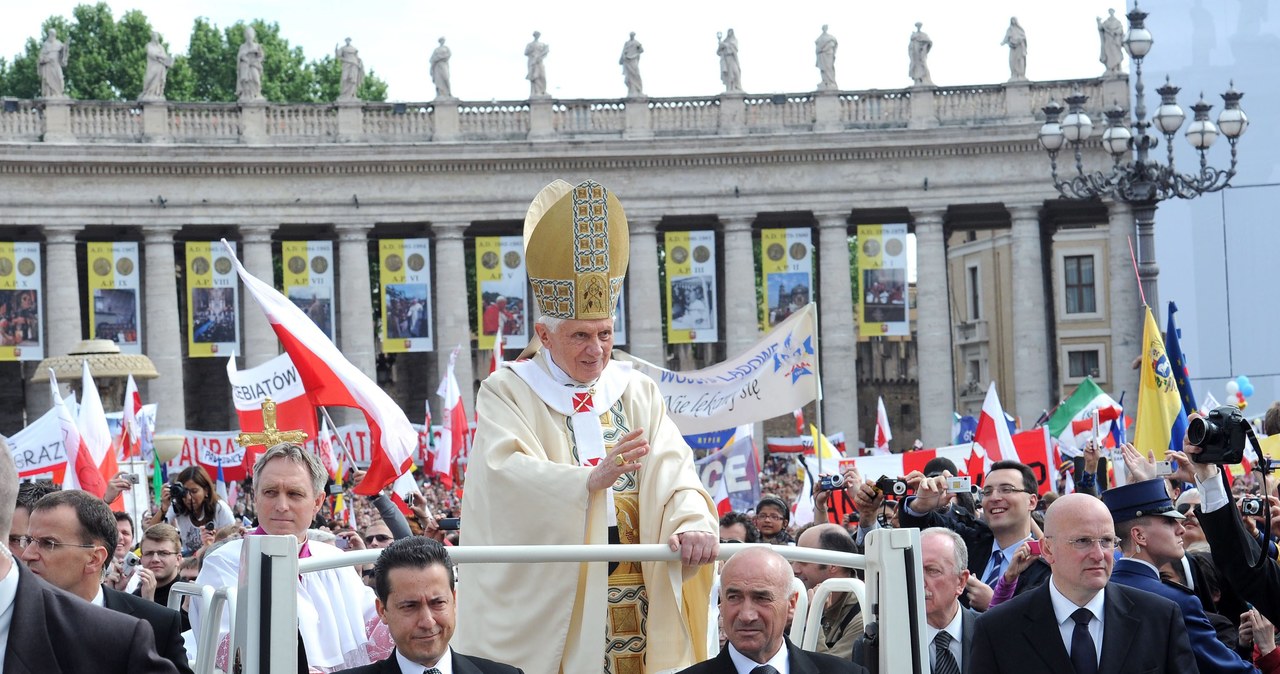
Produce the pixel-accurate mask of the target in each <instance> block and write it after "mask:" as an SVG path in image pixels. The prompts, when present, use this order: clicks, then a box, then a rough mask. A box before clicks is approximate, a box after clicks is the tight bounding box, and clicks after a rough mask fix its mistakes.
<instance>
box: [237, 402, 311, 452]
mask: <svg viewBox="0 0 1280 674" xmlns="http://www.w3.org/2000/svg"><path fill="white" fill-rule="evenodd" d="M306 441H307V434H306V433H305V432H304V431H282V430H280V429H278V428H276V404H275V402H273V401H272V400H271V398H263V399H262V432H261V433H245V432H243V431H241V433H240V435H238V436H236V444H237V445H240V446H241V447H251V446H254V445H262V446H264V447H267V448H271V447H274V446H275V445H278V444H280V443H282V442H293V443H297V444H302V443H304V442H306Z"/></svg>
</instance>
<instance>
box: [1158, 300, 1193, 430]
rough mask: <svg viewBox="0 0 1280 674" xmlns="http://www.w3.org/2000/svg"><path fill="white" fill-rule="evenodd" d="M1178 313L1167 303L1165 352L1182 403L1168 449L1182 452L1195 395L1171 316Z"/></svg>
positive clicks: (1176, 329)
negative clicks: (1167, 319) (1167, 321)
mask: <svg viewBox="0 0 1280 674" xmlns="http://www.w3.org/2000/svg"><path fill="white" fill-rule="evenodd" d="M1177 312H1178V305H1176V304H1174V303H1173V302H1169V323H1168V325H1167V326H1166V328H1165V331H1166V334H1165V351H1166V352H1167V353H1168V354H1169V366H1170V368H1171V369H1172V370H1173V380H1174V382H1175V383H1177V385H1178V399H1179V400H1181V401H1182V410H1181V411H1179V412H1178V418H1177V419H1175V420H1174V422H1173V427H1172V428H1171V429H1170V433H1169V449H1173V450H1177V451H1182V438H1183V436H1185V435H1186V434H1187V415H1188V414H1191V413H1192V412H1195V411H1196V410H1197V409H1199V407H1198V406H1197V405H1196V395H1195V393H1194V392H1193V391H1192V390H1191V380H1190V378H1189V377H1188V376H1187V374H1188V369H1187V358H1186V356H1184V355H1183V354H1182V346H1181V345H1180V344H1179V342H1178V339H1179V338H1180V337H1181V336H1182V331H1181V330H1179V329H1178V326H1177V324H1176V323H1174V320H1173V315H1174V314H1175V313H1177Z"/></svg>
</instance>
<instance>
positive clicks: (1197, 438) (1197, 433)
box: [1187, 417, 1214, 447]
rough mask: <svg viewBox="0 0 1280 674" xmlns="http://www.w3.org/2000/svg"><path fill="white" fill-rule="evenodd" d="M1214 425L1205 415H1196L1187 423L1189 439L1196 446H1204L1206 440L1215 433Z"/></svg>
mask: <svg viewBox="0 0 1280 674" xmlns="http://www.w3.org/2000/svg"><path fill="white" fill-rule="evenodd" d="M1213 431H1214V429H1213V427H1212V425H1211V424H1210V423H1209V421H1208V420H1207V419H1205V418H1204V417H1196V418H1195V419H1192V420H1191V423H1189V424H1187V440H1188V441H1189V442H1190V443H1191V444H1193V445H1195V446H1196V447H1203V446H1204V444H1205V441H1206V440H1208V439H1209V437H1210V436H1212V435H1213Z"/></svg>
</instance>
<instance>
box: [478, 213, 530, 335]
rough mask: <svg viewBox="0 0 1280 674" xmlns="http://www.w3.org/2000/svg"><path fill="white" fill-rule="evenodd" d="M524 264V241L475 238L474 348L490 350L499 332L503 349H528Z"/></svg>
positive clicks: (520, 238) (506, 238)
mask: <svg viewBox="0 0 1280 674" xmlns="http://www.w3.org/2000/svg"><path fill="white" fill-rule="evenodd" d="M526 279H527V273H526V272H525V263H524V237H522V236H477V237H476V322H477V323H479V325H477V326H476V335H477V337H476V339H477V344H476V346H477V348H479V349H481V350H488V349H492V348H493V340H494V337H495V336H496V335H497V334H498V333H499V332H501V333H502V339H503V342H504V343H505V345H506V346H505V348H508V349H523V348H524V347H526V346H528V345H529V311H528V306H529V303H528V293H527V292H526V290H525V289H526V288H527V287H528V286H529V282H528V281H527V280H526Z"/></svg>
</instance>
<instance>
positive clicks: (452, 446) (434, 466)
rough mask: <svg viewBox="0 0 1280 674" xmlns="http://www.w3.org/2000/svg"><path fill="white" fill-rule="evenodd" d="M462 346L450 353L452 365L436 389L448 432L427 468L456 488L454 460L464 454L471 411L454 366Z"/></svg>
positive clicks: (445, 429) (445, 433)
mask: <svg viewBox="0 0 1280 674" xmlns="http://www.w3.org/2000/svg"><path fill="white" fill-rule="evenodd" d="M461 349H462V345H461V344H459V345H458V346H457V347H455V348H454V349H453V353H451V354H449V369H448V370H446V371H445V375H444V378H443V379H441V380H440V387H439V388H437V389H436V395H438V396H440V398H441V407H442V408H443V411H444V414H443V416H444V420H443V421H444V432H443V433H441V434H440V440H439V441H438V442H437V443H436V451H435V456H434V457H433V459H432V461H431V468H430V470H428V471H427V472H428V474H430V475H435V476H436V479H438V480H439V481H440V484H443V485H444V486H445V488H446V489H452V488H453V464H454V460H455V459H456V458H457V457H458V456H460V455H461V454H462V448H463V447H464V446H465V445H466V442H467V430H468V429H467V411H466V410H465V409H463V408H462V390H461V389H459V388H458V379H457V378H456V377H455V376H454V374H453V366H454V363H456V362H457V360H458V352H459V351H460V350H461Z"/></svg>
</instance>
